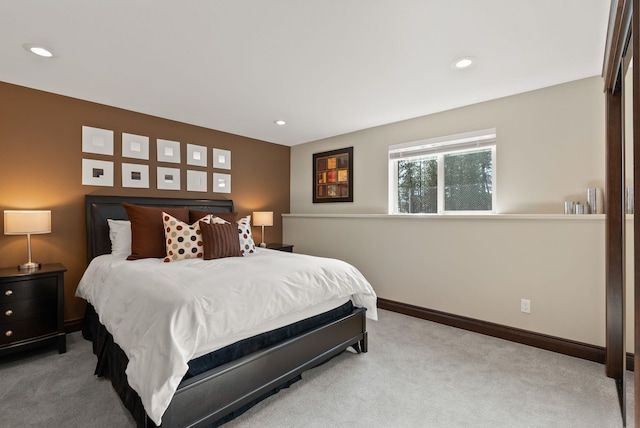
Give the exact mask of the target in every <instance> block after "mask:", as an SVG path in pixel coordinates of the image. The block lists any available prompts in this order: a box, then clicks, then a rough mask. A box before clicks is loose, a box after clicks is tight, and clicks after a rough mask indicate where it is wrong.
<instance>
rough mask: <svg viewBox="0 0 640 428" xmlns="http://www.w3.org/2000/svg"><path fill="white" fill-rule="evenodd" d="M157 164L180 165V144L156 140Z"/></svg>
mask: <svg viewBox="0 0 640 428" xmlns="http://www.w3.org/2000/svg"><path fill="white" fill-rule="evenodd" d="M157 145H158V153H157V155H158V156H157V157H158V162H171V163H180V142H178V141H171V140H161V139H160V138H158V140H157Z"/></svg>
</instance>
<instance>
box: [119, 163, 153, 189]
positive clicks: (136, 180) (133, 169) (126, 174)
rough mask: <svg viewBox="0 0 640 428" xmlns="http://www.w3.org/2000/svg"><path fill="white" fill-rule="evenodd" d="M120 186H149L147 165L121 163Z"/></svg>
mask: <svg viewBox="0 0 640 428" xmlns="http://www.w3.org/2000/svg"><path fill="white" fill-rule="evenodd" d="M122 187H133V188H137V189H148V188H149V165H140V164H136V163H123V164H122Z"/></svg>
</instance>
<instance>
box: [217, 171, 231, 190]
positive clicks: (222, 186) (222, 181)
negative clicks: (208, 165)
mask: <svg viewBox="0 0 640 428" xmlns="http://www.w3.org/2000/svg"><path fill="white" fill-rule="evenodd" d="M213 193H231V174H221V173H219V172H214V173H213Z"/></svg>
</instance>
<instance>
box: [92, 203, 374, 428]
mask: <svg viewBox="0 0 640 428" xmlns="http://www.w3.org/2000/svg"><path fill="white" fill-rule="evenodd" d="M122 202H127V203H131V204H137V205H145V206H160V207H184V206H186V207H188V208H191V209H194V210H199V211H209V212H233V201H230V200H204V199H199V200H194V199H174V198H144V197H121V196H93V195H87V196H86V199H85V206H86V218H87V255H88V260H89V261H91V260H92V259H93V258H94V257H97V256H99V255H101V254H108V253H110V252H111V243H110V240H109V227H108V224H107V219H108V218H110V219H115V220H126V219H127V213H126V210H125V209H124V207H123V206H122V205H121V203H122ZM365 313H366V310H365V309H362V308H354V310H353V312H352V313H351V314H349V315H347V316H345V317H343V318H341V319H339V320H336V321H333V322H330V323H327V324H325V325H321V326H319V327H317V328H314V329H313V330H311V331H308V332H306V333H303V334H300V335H297V336H294V337H292V338H290V339H287V340H285V341H283V342H280V343H278V344H276V345H274V346H271V347H268V348H266V349H262V350H260V351H256V352H254V353H252V354H249V355H247V356H245V357H242V358H240V359H238V360H235V361H232V362H230V363H227V364H224V365H222V366H219V367H216V368H213V369H211V370H209V371H206V372H204V373H202V374H199V375H197V376H194V377H192V378H189V379H186V380H184V381H183V382H182V383H181V384H180V386H179V387H178V389H177V391H176V393H175V395H174V396H173V399H172V401H171V404H170V405H169V408H168V409H167V411H166V412H165V414H164V415H163V417H162V427H165V428H174V427H204V426H207V425H209V424H212V423H214V422H216V421H218V420H220V419H221V418H223V417H224V416H226V415H228V414H230V413H232V412H234V411H237V410H238V409H241V408H243V407H245V406H247V405H249V404H250V403H252V402H254V401H255V400H257V399H259V398H260V397H263V396H265V395H266V394H268V393H270V392H271V391H273V390H275V389H277V388H278V387H279V386H281V385H284V384H286V383H287V382H289V381H291V380H292V379H294V378H296V377H298V376H299V375H300V374H301V373H302V372H304V371H305V370H308V369H310V368H313V367H315V366H317V365H319V364H322V363H323V362H325V361H327V360H328V359H330V358H332V357H333V356H335V355H337V354H339V353H341V352H343V351H344V350H345V349H347V348H348V347H349V346H353V347H354V348H355V349H356V350H357V351H358V352H367V329H366V318H365ZM147 419H148V418H147Z"/></svg>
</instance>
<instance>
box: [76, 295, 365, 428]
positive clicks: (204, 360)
mask: <svg viewBox="0 0 640 428" xmlns="http://www.w3.org/2000/svg"><path fill="white" fill-rule="evenodd" d="M351 312H353V304H352V303H351V302H350V301H349V302H347V303H345V304H344V305H342V306H339V307H338V308H335V309H332V310H330V311H327V312H324V313H322V314H319V315H316V316H313V317H310V318H307V319H305V320H302V321H299V322H297V323H294V324H290V325H288V326H284V327H281V328H278V329H276V330H272V331H270V332H266V333H262V334H259V335H257V336H253V337H250V338H247V339H244V340H241V341H239V342H236V343H234V344H232V345H229V346H226V347H224V348H221V349H219V350H217V351H214V352H212V353H210V354H206V355H203V356H201V357H198V358H196V359H194V360H191V361H189V369H188V371H187V374H186V375H185V377H184V379H183V380H186V379H189V378H190V377H193V376H196V375H198V374H200V373H204V372H205V371H207V370H210V369H212V368H215V367H218V366H220V365H222V364H226V363H228V362H231V361H233V360H235V359H238V358H241V357H243V356H246V355H249V354H251V353H253V352H255V351H259V350H261V349H264V348H267V347H269V346H272V345H274V344H276V343H279V342H281V341H283V340H286V339H289V338H291V337H295V336H297V335H299V334H303V333H305V332H307V331H309V330H311V329H313V328H315V327H318V326H321V325H324V324H327V323H330V322H332V321H335V320H338V319H340V318H342V317H344V316H346V315H348V314H350V313H351ZM82 335H83V337H84V338H85V339H87V340H90V341H91V342H92V343H93V353H94V354H95V355H96V357H97V359H98V361H97V364H96V370H95V374H96V375H98V376H100V377H107V378H109V379H110V380H111V384H112V385H113V388H114V389H115V391H116V392H117V393H118V395H119V396H120V399H121V400H122V402H123V404H124V405H125V407H126V408H127V409H128V410H129V411H130V412H131V414H132V416H133V418H134V420H135V421H136V424H137V425H138V427H155V426H156V425H155V424H154V423H153V421H151V419H149V418H148V417H147V414H146V412H145V410H144V407H143V406H142V401H141V400H140V397H139V396H138V394H137V393H136V392H135V391H134V390H133V389H131V387H130V386H129V384H128V381H127V376H126V374H125V370H126V368H127V364H128V359H127V356H126V355H125V353H124V351H123V350H122V349H121V348H120V346H118V344H116V343H115V342H114V341H113V336H111V334H110V333H109V332H108V331H107V329H106V327H105V326H104V325H102V324H101V323H100V321H99V319H98V315H97V313H96V311H95V309H94V308H93V306H92V305H90V304H87V309H86V312H85V318H84V323H83V327H82ZM300 378H301V377H300V376H296V377H294V378H293V379H291V380H289V381H288V382H285V383H284V384H282V385H280V386H278V387H277V388H275V389H273V390H271V391H269V392H267V393H266V394H264V395H262V396H260V397H258V398H257V399H255V400H253V401H252V402H250V403H248V404H247V405H245V406H243V407H242V408H240V409H238V410H236V411H234V412H232V413H230V414H228V415H226V416H224V417H223V418H221V419H219V420H217V421H216V422H214V423H213V424H211V425H209V427H210V428H211V427H217V426H220V425H222V424H224V423H225V422H228V421H230V420H232V419H234V418H236V417H238V416H240V415H241V414H242V413H244V412H245V411H247V410H248V409H249V408H251V407H253V406H254V405H255V404H257V403H259V402H260V401H262V400H264V399H265V398H267V397H269V396H271V395H273V394H275V393H277V392H278V391H280V390H281V389H282V388H288V387H289V386H290V385H292V384H293V383H295V382H297V381H298V380H300Z"/></svg>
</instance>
